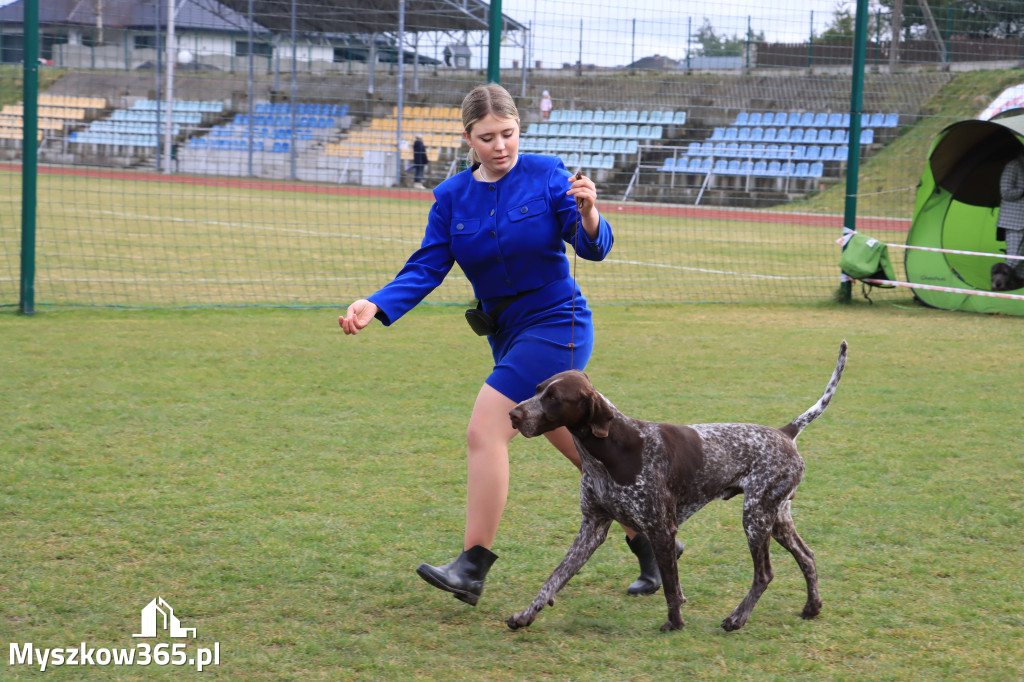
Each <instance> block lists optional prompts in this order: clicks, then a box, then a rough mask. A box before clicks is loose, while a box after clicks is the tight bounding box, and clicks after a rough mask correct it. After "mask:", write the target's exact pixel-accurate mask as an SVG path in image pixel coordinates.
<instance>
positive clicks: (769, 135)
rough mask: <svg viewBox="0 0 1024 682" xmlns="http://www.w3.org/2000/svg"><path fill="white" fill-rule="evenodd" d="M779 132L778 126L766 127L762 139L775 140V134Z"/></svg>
mask: <svg viewBox="0 0 1024 682" xmlns="http://www.w3.org/2000/svg"><path fill="white" fill-rule="evenodd" d="M778 134H779V129H778V128H774V127H773V128H765V129H764V135H763V136H762V138H761V139H762V140H763V141H765V142H775V136H776V135H778Z"/></svg>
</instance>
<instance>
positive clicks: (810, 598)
mask: <svg viewBox="0 0 1024 682" xmlns="http://www.w3.org/2000/svg"><path fill="white" fill-rule="evenodd" d="M772 537H773V538H775V541H776V542H778V543H779V544H780V545H782V546H783V547H785V548H786V549H787V550H789V553H790V554H792V555H793V558H794V559H796V563H797V564H798V565H799V566H800V570H801V571H803V574H804V580H806V581H807V603H806V604H804V610H803V613H801V614H800V615H801V617H803V618H814V617H815V616H817V615H818V614H819V613H821V595H820V594H818V569H817V567H816V566H815V563H814V552H813V551H812V550H811V548H810V547H808V546H807V543H806V542H804V541H803V538H801V537H800V534H799V533H797V532H796V526H795V525H794V524H793V515H792V512H791V510H790V501H789V500H786V501H785V502H784V503H783V505H782V509H780V510H779V515H778V518H776V520H775V525H774V526H772Z"/></svg>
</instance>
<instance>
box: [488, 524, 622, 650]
mask: <svg viewBox="0 0 1024 682" xmlns="http://www.w3.org/2000/svg"><path fill="white" fill-rule="evenodd" d="M609 526H611V520H609V519H605V518H598V517H595V516H592V515H590V514H584V516H583V523H582V524H580V532H579V534H578V535H576V539H575V540H573V541H572V546H571V547H569V551H568V552H566V554H565V558H564V559H562V563H560V564H558V568H556V569H555V571H554V573H552V574H551V577H550V578H548V579H547V581H546V582H545V583H544V586H543V587H541V588H540V594H538V595H537V598H536V599H534V600H533V603H531V604H530V605H529V606H528V607H527V608H526V609H524V610H523V611H520V612H519V613H517V614H515V615H513V616H511V617H510V618H509V619H508V620H506V621H505V623H506V624H507V625H508V626H509V627H510V628H511V629H513V630H518V629H519V628H525V627H528V626H529V625H530V624H531V623H533V621H534V619H535V618H536V617H537V614H538V613H540V610H541V609H543V608H544V607H545V606H554V605H555V595H556V594H558V591H559V590H560V589H562V588H563V587H565V584H566V583H567V582H569V580H570V579H571V578H572V577H573V576H574V575H576V574H577V573H578V572H579V570H580V569H581V568H583V564H585V563H587V560H588V559H590V556H591V555H592V554H593V553H594V550H596V549H597V548H598V547H600V546H601V543H602V542H604V541H605V538H606V537H608V527H609Z"/></svg>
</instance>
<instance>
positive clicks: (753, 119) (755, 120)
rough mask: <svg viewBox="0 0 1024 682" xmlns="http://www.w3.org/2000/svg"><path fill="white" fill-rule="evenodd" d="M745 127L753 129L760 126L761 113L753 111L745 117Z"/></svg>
mask: <svg viewBox="0 0 1024 682" xmlns="http://www.w3.org/2000/svg"><path fill="white" fill-rule="evenodd" d="M747 125H748V126H750V127H751V128H753V127H754V126H759V125H761V112H759V111H755V112H753V113H751V114H750V116H748V117H747Z"/></svg>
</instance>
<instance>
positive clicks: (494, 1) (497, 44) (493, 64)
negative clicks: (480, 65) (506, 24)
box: [487, 0, 501, 83]
mask: <svg viewBox="0 0 1024 682" xmlns="http://www.w3.org/2000/svg"><path fill="white" fill-rule="evenodd" d="M487 18H488V22H487V27H488V29H489V30H488V33H489V36H488V43H487V82H488V83H500V82H501V0H491V10H490V13H489V14H488V17H487Z"/></svg>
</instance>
